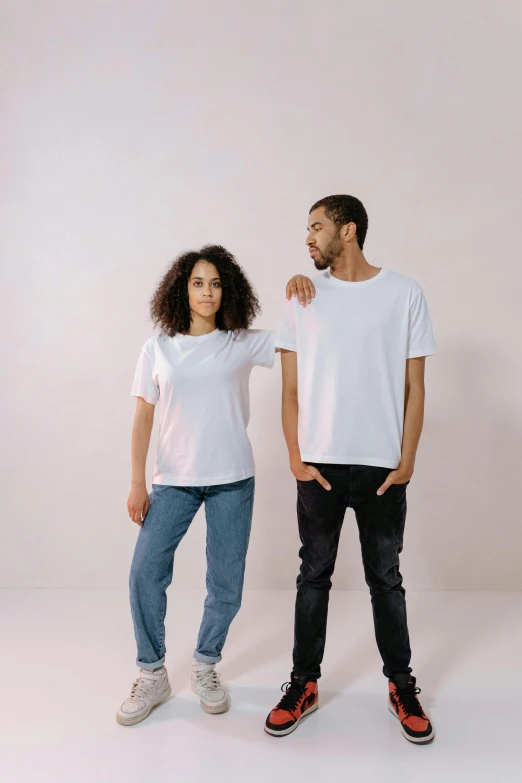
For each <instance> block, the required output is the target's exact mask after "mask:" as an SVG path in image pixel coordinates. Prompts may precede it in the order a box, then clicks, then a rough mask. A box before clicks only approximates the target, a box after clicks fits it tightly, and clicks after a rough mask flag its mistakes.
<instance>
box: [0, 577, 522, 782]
mask: <svg viewBox="0 0 522 783" xmlns="http://www.w3.org/2000/svg"><path fill="white" fill-rule="evenodd" d="M293 599H294V595H293V592H291V591H251V592H247V593H246V594H245V598H244V604H243V608H242V610H241V613H240V615H239V616H238V618H237V619H236V621H235V622H234V625H233V627H232V629H231V632H230V634H229V638H228V642H227V646H226V648H225V653H226V655H225V657H224V659H223V661H222V663H221V664H220V668H221V671H222V675H223V679H224V681H225V682H226V683H227V684H228V685H229V687H230V695H231V702H232V706H231V710H230V712H228V713H227V714H224V715H207V714H206V713H204V712H203V711H202V710H201V708H200V706H199V702H198V701H197V699H196V697H195V695H194V694H193V693H192V692H191V691H190V689H189V687H188V682H189V670H190V659H191V653H192V645H193V640H194V639H195V636H196V633H197V628H198V624H199V618H200V615H201V605H202V601H203V594H202V593H197V592H195V591H192V592H184V591H180V590H176V591H171V592H170V593H169V612H168V623H167V643H168V645H169V647H170V649H169V653H168V657H167V666H168V670H169V675H170V679H171V684H172V689H173V696H172V698H171V699H170V700H169V701H168V702H167V703H166V704H164V705H163V706H161V707H159V708H157V709H156V710H155V711H154V712H153V713H152V714H151V715H150V716H149V718H148V719H147V720H146V721H144V722H143V723H141V724H139V725H138V726H135V727H132V728H124V727H121V726H119V725H118V724H117V723H116V720H115V713H116V710H117V708H118V706H119V704H120V703H121V702H122V701H123V700H124V699H125V698H126V696H127V695H128V691H129V689H130V685H131V684H132V681H133V679H134V676H135V672H136V668H135V664H134V655H135V653H134V642H133V636H132V628H131V624H130V617H129V611H128V605H127V596H126V593H125V591H66V590H62V591H51V590H48V591H45V590H3V591H0V626H1V629H2V639H3V643H2V645H1V648H0V657H1V671H2V675H3V684H2V697H3V703H4V705H7V707H8V708H7V709H4V710H2V718H1V726H0V744H1V745H2V746H3V747H2V750H1V755H0V768H1V769H2V780H3V781H6V783H29V782H31V783H33V782H35V783H36V782H37V783H45V782H46V781H53V783H62V781H63V782H64V783H65V781H67V783H91V781H96V783H120V781H125V783H137V781H145V780H147V781H152V782H153V783H162V782H163V781H173V780H176V781H187V782H188V783H200V781H201V783H203V781H204V782H205V783H209V782H210V781H212V783H221V781H227V783H229V782H230V781H232V783H234V781H248V783H250V781H252V782H254V783H255V782H256V781H266V780H272V781H279V780H284V781H293V780H298V781H299V782H300V783H303V781H304V782H305V783H306V781H314V782H315V781H323V780H325V781H326V780H342V781H346V780H349V781H354V782H356V783H372V782H373V781H375V782H376V783H377V781H379V783H381V781H384V780H393V781H400V783H409V781H412V783H413V781H415V783H419V781H422V783H431V781H438V782H440V781H441V780H442V781H444V783H452V782H453V781H456V782H458V783H461V782H462V783H466V782H467V781H470V782H471V781H472V782H473V783H481V781H488V782H489V781H491V780H492V779H493V780H495V781H498V782H499V783H511V782H512V781H513V783H514V782H515V781H517V782H518V781H521V780H522V736H521V735H522V718H521V717H520V714H519V712H520V711H519V704H520V703H521V701H522V593H517V592H498V593H481V592H410V593H408V610H409V622H410V634H411V637H412V646H413V650H414V660H413V662H412V663H413V666H414V673H415V674H416V676H417V678H418V685H419V686H420V687H421V688H422V694H421V700H422V703H423V706H424V707H425V709H426V710H427V711H428V712H429V713H430V715H431V717H432V719H433V722H434V724H435V726H436V729H437V737H436V739H435V742H434V743H433V744H431V745H428V746H423V747H416V746H414V745H411V744H410V743H408V742H407V741H406V740H405V739H403V737H402V736H401V734H400V731H399V726H398V723H397V721H396V719H395V718H393V716H392V715H390V714H389V712H388V710H387V708H386V681H385V679H384V677H383V676H382V674H381V673H380V660H379V658H378V654H377V651H376V647H375V642H374V638H373V628H372V620H371V609H370V603H369V597H368V595H367V594H366V592H364V591H360V592H359V591H350V592H345V591H333V592H332V598H331V610H330V616H329V629H328V644H327V652H326V656H325V661H324V669H323V672H324V674H323V677H322V679H321V681H320V691H319V692H320V708H319V710H318V711H317V712H315V713H313V714H311V715H310V716H309V717H308V718H306V719H305V720H304V721H303V723H302V724H301V726H300V727H299V729H298V730H297V731H296V732H295V733H294V734H292V735H290V736H288V737H283V738H273V737H269V736H268V735H266V734H265V733H264V732H263V722H264V719H265V716H266V714H267V713H268V712H269V710H270V709H271V707H272V706H273V705H274V704H275V703H276V702H277V701H278V700H279V697H280V695H281V693H280V691H279V687H280V685H281V684H282V683H283V682H284V681H285V680H287V679H288V675H289V669H290V651H291V644H292V615H293Z"/></svg>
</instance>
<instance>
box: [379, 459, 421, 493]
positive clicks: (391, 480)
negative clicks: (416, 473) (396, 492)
mask: <svg viewBox="0 0 522 783" xmlns="http://www.w3.org/2000/svg"><path fill="white" fill-rule="evenodd" d="M412 476H413V468H410V467H407V466H406V465H404V466H403V465H399V467H398V468H397V470H392V472H391V473H390V474H389V475H388V478H387V479H386V481H385V482H384V484H383V485H382V486H380V487H379V489H378V490H377V494H378V495H384V493H385V492H386V490H387V489H388V488H389V487H391V485H392V484H406V482H407V481H409V480H410V479H411V477H412Z"/></svg>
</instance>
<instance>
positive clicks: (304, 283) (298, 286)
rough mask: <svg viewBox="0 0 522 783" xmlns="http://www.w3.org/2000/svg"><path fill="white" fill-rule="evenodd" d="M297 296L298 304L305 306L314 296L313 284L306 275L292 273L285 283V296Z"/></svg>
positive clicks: (289, 297)
mask: <svg viewBox="0 0 522 783" xmlns="http://www.w3.org/2000/svg"><path fill="white" fill-rule="evenodd" d="M293 296H297V298H298V299H299V302H300V304H302V305H303V307H306V305H307V304H310V303H311V301H312V299H313V298H314V296H315V286H314V284H313V283H312V281H311V280H310V278H309V277H306V275H294V276H293V277H292V279H291V280H289V281H288V283H287V284H286V298H287V299H289V300H290V299H291V298H292V297H293Z"/></svg>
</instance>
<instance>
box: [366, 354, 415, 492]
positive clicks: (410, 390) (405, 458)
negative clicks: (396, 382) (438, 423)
mask: <svg viewBox="0 0 522 783" xmlns="http://www.w3.org/2000/svg"><path fill="white" fill-rule="evenodd" d="M425 364H426V357H425V356H420V357H418V358H416V359H408V360H407V362H406V388H405V400H404V431H403V436H402V450H401V463H400V465H399V467H398V468H397V470H393V471H392V472H391V473H390V475H389V476H388V478H387V479H386V481H385V482H384V484H383V485H382V487H380V488H379V490H378V491H377V494H378V495H383V494H384V493H385V492H386V490H387V489H388V487H389V486H391V485H392V484H405V483H406V482H407V481H409V480H410V479H411V477H412V476H413V470H414V467H415V456H416V454H417V447H418V445H419V441H420V436H421V432H422V425H423V422H424V399H425V390H424V369H425Z"/></svg>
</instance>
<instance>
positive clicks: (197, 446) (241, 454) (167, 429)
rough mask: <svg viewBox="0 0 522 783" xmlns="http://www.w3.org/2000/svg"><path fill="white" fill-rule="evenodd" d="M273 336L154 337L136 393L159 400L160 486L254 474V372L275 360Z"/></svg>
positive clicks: (249, 332) (247, 332)
mask: <svg viewBox="0 0 522 783" xmlns="http://www.w3.org/2000/svg"><path fill="white" fill-rule="evenodd" d="M274 338H275V332H273V331H270V330H265V329H242V330H240V331H239V332H227V331H222V330H219V329H216V330H215V331H213V332H211V333H210V334H205V335H202V336H200V337H193V336H191V335H185V334H177V335H176V336H175V337H168V336H166V335H159V336H156V337H151V338H150V339H149V340H147V342H146V343H145V345H144V346H143V348H142V350H141V354H140V357H139V360H138V366H137V367H136V374H135V377H134V384H133V386H132V392H131V394H132V396H134V397H143V399H144V400H146V401H147V402H149V403H151V404H152V405H156V403H158V405H159V411H160V429H159V440H158V448H157V452H156V466H155V468H154V474H153V477H152V482H153V484H170V485H173V486H186V487H197V486H210V485H215V484H230V483H232V482H233V481H240V480H241V479H245V478H249V477H250V476H253V475H254V473H255V468H254V458H253V455H252V447H251V445H250V441H249V439H248V435H247V431H246V430H247V425H248V420H249V418H250V399H249V392H248V384H249V377H250V372H251V370H252V368H253V367H254V366H256V365H259V366H261V367H272V366H273V364H274V357H275V348H274Z"/></svg>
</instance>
